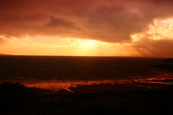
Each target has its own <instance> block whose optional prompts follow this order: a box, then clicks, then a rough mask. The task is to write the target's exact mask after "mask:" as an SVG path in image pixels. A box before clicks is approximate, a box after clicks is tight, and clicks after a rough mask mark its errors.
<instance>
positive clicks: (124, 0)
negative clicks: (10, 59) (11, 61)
mask: <svg viewBox="0 0 173 115" xmlns="http://www.w3.org/2000/svg"><path fill="white" fill-rule="evenodd" d="M172 6H173V1H172V0H0V54H12V55H60V56H133V57H134V56H140V57H173V50H172V49H173V7H172Z"/></svg>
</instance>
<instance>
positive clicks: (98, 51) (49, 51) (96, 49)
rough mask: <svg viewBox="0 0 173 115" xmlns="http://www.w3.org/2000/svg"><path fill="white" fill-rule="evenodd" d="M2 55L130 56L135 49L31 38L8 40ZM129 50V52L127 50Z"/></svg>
mask: <svg viewBox="0 0 173 115" xmlns="http://www.w3.org/2000/svg"><path fill="white" fill-rule="evenodd" d="M6 40H7V42H6V43H4V44H1V46H0V47H1V53H5V54H7V52H8V54H15V55H63V56H129V55H134V49H133V48H131V47H130V46H129V44H120V43H109V42H102V41H97V40H91V39H86V38H85V39H84V38H71V37H70V38H63V37H59V36H40V35H37V36H30V35H24V36H22V37H20V38H19V37H10V38H6ZM126 49H128V51H127V50H126Z"/></svg>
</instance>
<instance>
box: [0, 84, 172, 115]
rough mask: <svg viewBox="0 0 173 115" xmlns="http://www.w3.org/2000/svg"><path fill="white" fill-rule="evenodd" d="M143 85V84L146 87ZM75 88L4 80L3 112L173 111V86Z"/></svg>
mask: <svg viewBox="0 0 173 115" xmlns="http://www.w3.org/2000/svg"><path fill="white" fill-rule="evenodd" d="M142 86H143V87H142ZM70 89H71V91H73V93H72V92H69V91H66V90H61V91H59V92H54V93H52V92H50V91H48V90H43V89H37V88H27V87H25V86H23V85H21V84H19V83H9V82H6V83H2V84H0V92H1V93H0V105H1V111H0V114H1V115H4V114H5V115H58V114H59V115H67V114H72V115H88V114H106V115H111V114H114V115H130V114H133V115H146V114H148V115H150V114H152V115H157V114H162V115H168V114H169V115H170V114H173V110H172V103H173V86H172V85H161V84H160V85H159V84H153V83H146V84H144V83H139V84H114V85H113V84H100V85H82V86H80V85H79V86H78V87H71V88H70Z"/></svg>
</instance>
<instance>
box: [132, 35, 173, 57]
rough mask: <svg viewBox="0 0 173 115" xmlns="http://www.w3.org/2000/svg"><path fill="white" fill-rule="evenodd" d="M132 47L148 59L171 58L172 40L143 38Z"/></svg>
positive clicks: (172, 51) (172, 54)
mask: <svg viewBox="0 0 173 115" xmlns="http://www.w3.org/2000/svg"><path fill="white" fill-rule="evenodd" d="M133 47H134V48H135V49H136V50H137V51H138V52H139V54H141V55H142V56H148V57H173V50H172V48H173V39H162V40H151V39H147V38H145V39H144V38H143V39H142V40H140V41H139V42H137V43H135V44H134V45H133Z"/></svg>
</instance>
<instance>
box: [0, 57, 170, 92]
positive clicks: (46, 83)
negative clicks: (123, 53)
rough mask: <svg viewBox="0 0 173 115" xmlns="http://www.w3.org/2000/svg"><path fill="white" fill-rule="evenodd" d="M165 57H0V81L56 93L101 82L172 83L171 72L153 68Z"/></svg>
mask: <svg viewBox="0 0 173 115" xmlns="http://www.w3.org/2000/svg"><path fill="white" fill-rule="evenodd" d="M165 60H166V59H165V58H143V57H89V56H88V57H82V56H81V57H80V56H78V57H77V56H0V82H20V83H21V84H24V85H25V86H27V87H36V88H43V89H50V90H54V91H58V90H60V89H67V90H68V88H69V87H75V86H77V85H79V84H80V85H92V84H102V83H133V82H152V83H160V84H169V83H172V75H173V74H172V73H171V72H169V71H166V70H162V69H160V68H157V65H159V64H162V63H163V62H164V61H165Z"/></svg>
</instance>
